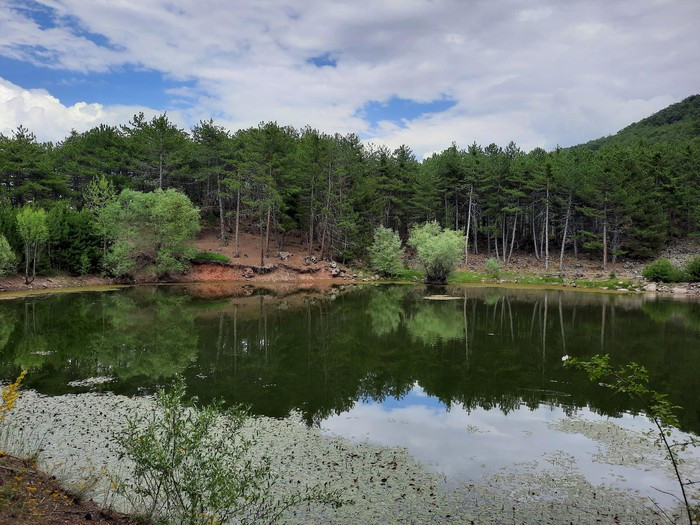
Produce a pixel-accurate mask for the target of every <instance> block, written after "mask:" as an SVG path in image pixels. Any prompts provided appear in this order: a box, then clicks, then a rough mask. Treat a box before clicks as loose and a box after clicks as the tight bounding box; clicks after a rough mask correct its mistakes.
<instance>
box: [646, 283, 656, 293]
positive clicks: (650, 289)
mask: <svg viewBox="0 0 700 525" xmlns="http://www.w3.org/2000/svg"><path fill="white" fill-rule="evenodd" d="M644 291H645V292H655V291H656V283H649V284H647V285H646V286H644Z"/></svg>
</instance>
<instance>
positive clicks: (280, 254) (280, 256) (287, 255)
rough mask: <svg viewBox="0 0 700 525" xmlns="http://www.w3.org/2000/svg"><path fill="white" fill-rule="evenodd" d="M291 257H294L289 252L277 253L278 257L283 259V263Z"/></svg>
mask: <svg viewBox="0 0 700 525" xmlns="http://www.w3.org/2000/svg"><path fill="white" fill-rule="evenodd" d="M291 256H292V254H291V253H289V252H277V257H279V258H280V259H282V260H283V261H286V260H287V259H289V258H290V257H291Z"/></svg>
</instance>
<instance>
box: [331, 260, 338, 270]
mask: <svg viewBox="0 0 700 525" xmlns="http://www.w3.org/2000/svg"><path fill="white" fill-rule="evenodd" d="M337 267H338V263H337V262H335V261H331V268H333V269H335V268H337Z"/></svg>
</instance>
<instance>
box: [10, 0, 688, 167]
mask: <svg viewBox="0 0 700 525" xmlns="http://www.w3.org/2000/svg"><path fill="white" fill-rule="evenodd" d="M9 5H10V7H11V8H10V9H7V10H4V12H3V14H2V15H0V27H2V29H3V31H0V53H2V54H4V55H5V56H10V57H14V58H19V59H22V60H28V61H31V62H33V63H35V64H42V65H44V66H46V67H53V68H58V69H64V70H66V71H79V72H90V71H105V70H118V69H119V68H120V67H124V66H135V67H142V68H147V69H152V70H155V71H159V72H161V73H162V74H163V75H166V76H167V77H169V78H171V79H175V80H188V81H190V86H191V87H188V88H187V99H186V100H188V101H190V107H189V109H188V110H186V111H185V112H183V118H186V119H187V118H189V119H190V121H189V122H188V124H193V123H194V121H192V119H193V118H199V117H202V116H203V117H206V116H208V115H215V116H218V117H219V120H220V122H222V123H224V124H225V125H227V126H230V127H232V128H238V127H246V126H250V125H255V124H257V123H258V122H260V121H262V120H276V121H278V122H280V123H283V124H292V125H295V126H303V125H305V124H310V125H312V126H315V127H318V128H320V129H322V130H324V131H328V132H335V131H337V132H342V133H345V132H356V133H359V134H360V135H361V136H362V137H364V138H368V139H371V140H374V141H377V142H381V143H384V144H387V145H390V146H398V145H400V144H401V143H407V144H408V145H410V146H412V147H413V148H414V150H415V151H416V152H417V153H418V154H419V155H422V154H424V153H427V152H430V151H433V150H436V149H442V148H444V147H446V146H448V145H449V143H450V142H452V141H453V140H454V141H457V142H458V143H459V144H464V145H466V144H469V143H471V142H473V141H476V142H478V143H482V144H488V143H490V142H497V143H500V144H505V143H507V142H508V141H509V140H514V141H516V142H517V143H518V144H520V145H522V146H523V147H525V148H531V147H534V146H543V147H550V148H551V147H554V146H555V145H557V144H561V145H570V144H574V143H577V142H581V141H585V140H589V139H592V138H595V137H597V136H600V135H605V134H610V133H613V132H615V131H617V130H618V129H619V128H620V127H622V126H624V125H626V124H629V123H630V122H631V121H634V120H638V119H640V118H643V117H644V116H646V115H647V114H649V113H651V112H653V111H656V110H658V109H661V108H662V107H664V106H665V105H667V104H668V103H670V102H673V101H678V100H680V99H682V98H684V97H686V96H688V95H690V94H692V93H694V92H695V91H697V86H698V85H700V70H699V69H698V68H696V67H693V65H694V62H695V60H696V58H695V57H696V52H697V49H698V48H699V47H700V36H699V33H698V32H697V29H696V24H697V21H698V20H700V3H698V2H660V1H658V0H641V1H640V0H621V1H620V2H615V3H612V4H611V3H610V2H607V1H604V0H597V1H589V0H586V1H584V0H572V1H570V2H559V1H556V0H542V1H540V2H538V5H536V6H533V5H532V4H531V3H530V2H525V1H522V0H506V1H504V2H498V3H496V2H490V1H486V0H477V1H473V2H463V1H460V0H446V1H444V2H437V3H436V2H431V1H428V0H412V1H410V2H396V1H393V0H365V1H353V2H327V1H325V0H305V1H300V2H294V3H284V2H274V1H270V2H245V3H244V2H236V3H230V2H221V1H219V0H181V1H178V2H168V1H165V0H122V1H120V2H111V1H108V0H94V1H90V2H85V1H83V0H40V1H39V3H37V5H41V6H44V9H47V10H48V13H49V14H50V16H51V18H52V20H53V24H52V25H50V26H47V25H46V24H44V25H42V24H39V23H37V22H36V21H35V18H36V17H32V13H31V12H29V11H28V10H27V9H22V8H20V7H19V4H18V3H10V4H9ZM90 35H100V36H101V39H102V40H101V41H98V40H96V39H95V38H90ZM96 42H99V43H96ZM324 55H327V56H329V57H332V58H333V60H335V62H336V64H335V67H329V66H326V67H316V65H314V64H313V63H310V62H308V59H309V58H310V57H317V56H324ZM392 97H396V98H402V99H411V100H415V101H418V102H429V101H432V100H436V99H441V98H445V97H448V98H450V99H453V100H455V101H456V102H457V103H456V104H455V105H454V106H453V107H451V108H450V109H447V110H446V111H443V112H441V113H437V114H433V115H422V116H419V117H417V118H416V119H414V120H411V121H408V122H402V121H400V120H399V121H392V122H383V123H382V122H380V123H372V122H369V121H367V120H366V119H364V118H362V116H361V115H360V114H359V112H358V110H359V108H362V107H363V106H364V105H365V104H366V103H367V102H368V101H380V102H382V101H387V100H390V99H391V98H392ZM86 98H87V95H86ZM86 102H88V103H89V102H94V101H90V100H86ZM88 106H90V104H88ZM101 110H102V111H111V109H110V108H106V107H102V108H101Z"/></svg>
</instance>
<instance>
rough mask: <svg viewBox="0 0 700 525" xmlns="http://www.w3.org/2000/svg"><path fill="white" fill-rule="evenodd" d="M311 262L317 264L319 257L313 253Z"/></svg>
mask: <svg viewBox="0 0 700 525" xmlns="http://www.w3.org/2000/svg"><path fill="white" fill-rule="evenodd" d="M311 262H312V263H313V264H316V263H317V262H318V257H316V256H315V255H312V256H311Z"/></svg>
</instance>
